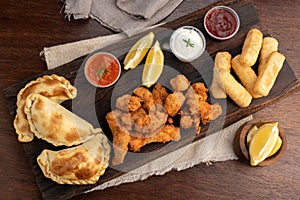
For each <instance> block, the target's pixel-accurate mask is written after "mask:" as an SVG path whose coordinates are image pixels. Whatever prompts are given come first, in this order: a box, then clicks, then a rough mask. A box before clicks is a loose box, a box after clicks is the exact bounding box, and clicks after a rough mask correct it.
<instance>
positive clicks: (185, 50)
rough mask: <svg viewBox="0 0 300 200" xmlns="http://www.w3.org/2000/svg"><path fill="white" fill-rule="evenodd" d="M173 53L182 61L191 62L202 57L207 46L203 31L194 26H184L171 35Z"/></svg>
mask: <svg viewBox="0 0 300 200" xmlns="http://www.w3.org/2000/svg"><path fill="white" fill-rule="evenodd" d="M169 44H170V48H171V51H172V53H173V54H174V55H175V56H176V57H177V58H178V59H179V60H180V61H182V62H191V61H193V60H195V59H197V58H198V57H200V56H201V55H202V54H203V52H204V50H205V47H206V40H205V37H204V35H203V33H202V32H201V31H200V30H199V29H197V28H196V27H193V26H182V27H180V28H178V29H176V30H175V31H174V32H173V33H172V35H171V37H170V43H169Z"/></svg>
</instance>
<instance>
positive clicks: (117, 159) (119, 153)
mask: <svg viewBox="0 0 300 200" xmlns="http://www.w3.org/2000/svg"><path fill="white" fill-rule="evenodd" d="M118 116H120V115H118V113H117V112H114V111H112V112H109V113H107V115H106V117H105V118H106V121H107V123H108V125H109V128H110V130H111V132H112V135H113V148H114V157H113V160H112V164H113V165H119V164H122V163H123V161H124V158H125V155H126V153H127V150H128V144H129V141H130V135H129V133H128V132H127V131H126V129H125V128H122V127H121V126H120V124H119V122H118V121H117V120H118V118H117V117H118Z"/></svg>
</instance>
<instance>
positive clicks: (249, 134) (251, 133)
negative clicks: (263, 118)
mask: <svg viewBox="0 0 300 200" xmlns="http://www.w3.org/2000/svg"><path fill="white" fill-rule="evenodd" d="M257 130H258V128H257V126H253V127H252V128H251V129H250V130H249V132H248V134H247V146H248V147H249V144H250V142H251V140H252V138H253V137H254V135H255V133H256V132H257Z"/></svg>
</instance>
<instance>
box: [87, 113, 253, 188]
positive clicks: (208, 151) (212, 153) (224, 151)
mask: <svg viewBox="0 0 300 200" xmlns="http://www.w3.org/2000/svg"><path fill="white" fill-rule="evenodd" d="M251 119H253V117H252V115H250V116H248V117H246V118H244V119H241V120H240V121H238V122H236V123H234V124H232V125H230V126H228V127H227V128H225V129H223V130H220V131H218V132H216V133H213V134H211V135H208V136H207V137H205V138H203V139H201V140H198V141H196V142H194V143H191V144H189V145H186V146H184V147H182V148H180V149H178V150H176V151H174V152H171V153H169V154H166V155H164V156H162V157H160V158H158V159H156V160H154V161H152V162H150V163H147V164H145V165H143V166H141V167H139V168H137V169H135V170H133V171H130V172H128V173H126V174H124V175H122V176H120V177H117V178H115V179H112V180H110V181H108V182H105V183H103V184H101V185H98V186H96V187H95V188H92V189H91V190H88V191H87V192H86V193H88V192H92V191H95V190H103V189H105V188H108V187H112V186H117V185H120V184H123V183H130V182H135V181H139V180H145V179H147V178H148V177H150V176H153V175H163V174H165V173H167V172H169V171H171V170H176V171H181V170H185V169H188V168H190V167H193V166H194V165H197V164H200V163H207V164H212V163H211V162H216V161H226V160H237V159H238V157H237V156H236V155H235V153H234V150H233V140H234V136H235V132H236V131H237V129H238V128H239V127H240V126H241V125H242V124H244V123H245V122H247V121H249V120H251ZM216 141H217V142H216ZM211 145H214V146H213V148H207V147H211Z"/></svg>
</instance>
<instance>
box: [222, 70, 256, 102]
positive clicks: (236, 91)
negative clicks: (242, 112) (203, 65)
mask: <svg viewBox="0 0 300 200" xmlns="http://www.w3.org/2000/svg"><path fill="white" fill-rule="evenodd" d="M220 77H221V80H222V82H223V85H224V89H225V92H226V94H228V96H229V97H230V98H231V99H232V100H233V101H234V102H235V103H236V104H237V105H238V106H240V107H247V106H248V105H249V104H250V103H251V101H252V96H251V94H250V93H249V92H248V91H247V90H246V89H245V88H244V87H243V86H242V85H241V84H240V83H239V82H237V81H236V80H235V78H234V77H233V76H232V75H231V74H230V73H229V72H228V71H225V70H221V71H220Z"/></svg>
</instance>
